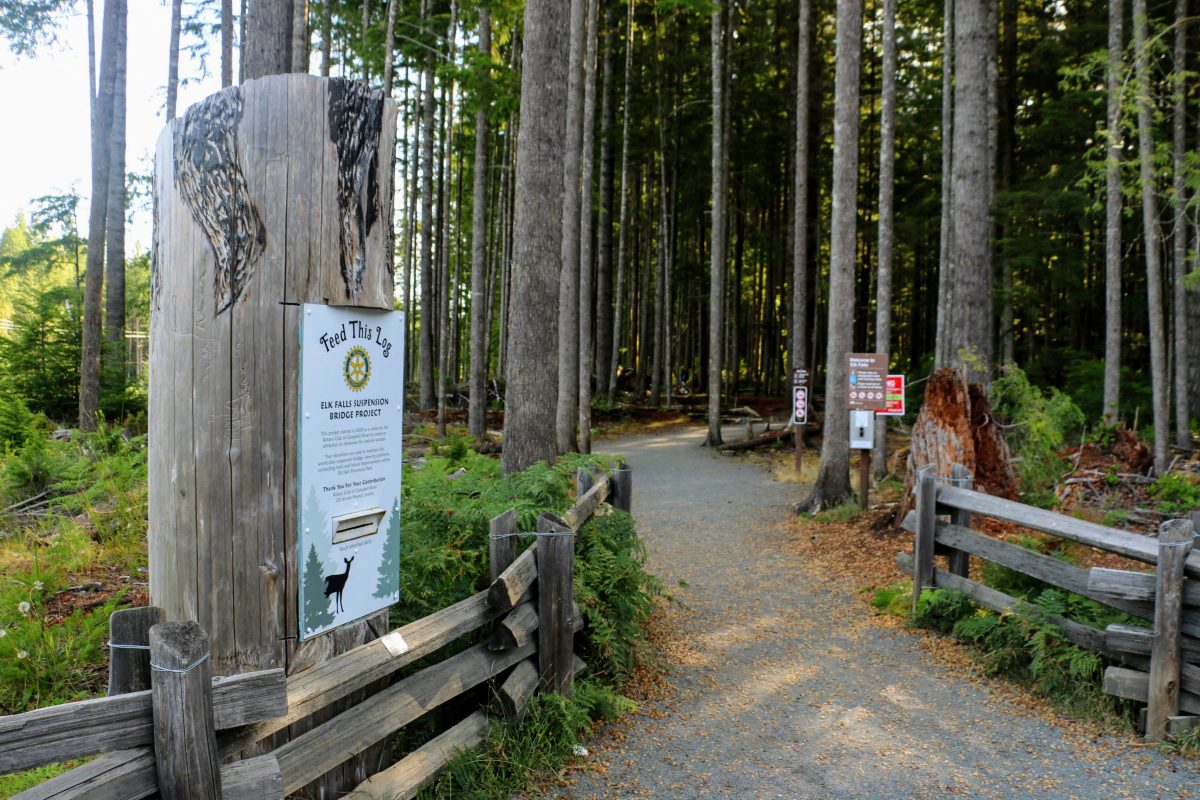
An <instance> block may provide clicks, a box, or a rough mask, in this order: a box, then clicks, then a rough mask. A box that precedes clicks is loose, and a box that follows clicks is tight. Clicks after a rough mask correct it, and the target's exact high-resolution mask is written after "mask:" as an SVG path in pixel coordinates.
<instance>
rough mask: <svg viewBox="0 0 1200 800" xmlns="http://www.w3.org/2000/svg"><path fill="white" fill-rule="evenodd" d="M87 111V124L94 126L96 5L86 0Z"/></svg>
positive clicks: (91, 0) (90, 0)
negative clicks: (88, 114) (88, 113)
mask: <svg viewBox="0 0 1200 800" xmlns="http://www.w3.org/2000/svg"><path fill="white" fill-rule="evenodd" d="M87 34H88V111H89V112H90V116H89V118H88V119H89V124H91V125H95V124H96V4H95V0H87Z"/></svg>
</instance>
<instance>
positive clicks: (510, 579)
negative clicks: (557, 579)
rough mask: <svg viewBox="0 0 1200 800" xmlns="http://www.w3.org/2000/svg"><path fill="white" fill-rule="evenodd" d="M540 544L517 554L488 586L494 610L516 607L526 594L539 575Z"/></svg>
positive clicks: (500, 610) (499, 611) (489, 598)
mask: <svg viewBox="0 0 1200 800" xmlns="http://www.w3.org/2000/svg"><path fill="white" fill-rule="evenodd" d="M538 552H539V544H538V543H536V542H535V543H534V544H532V545H530V546H529V547H528V548H526V550H525V552H524V553H521V555H519V556H517V559H516V560H515V561H513V562H512V563H511V564H509V565H508V567H507V568H506V569H505V570H504V572H502V573H500V577H498V578H496V579H495V580H494V581H492V585H491V586H490V587H488V603H489V604H490V605H491V607H492V610H493V611H495V612H497V613H501V614H502V613H504V612H507V611H511V610H512V609H513V608H516V606H517V603H519V602H520V600H521V598H522V597H524V596H525V593H526V592H527V591H529V589H530V587H532V586H533V584H534V581H536V580H537V577H538Z"/></svg>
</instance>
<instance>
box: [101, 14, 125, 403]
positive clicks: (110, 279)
mask: <svg viewBox="0 0 1200 800" xmlns="http://www.w3.org/2000/svg"><path fill="white" fill-rule="evenodd" d="M126 3H127V0H120V9H119V11H118V15H119V18H118V20H117V63H116V69H115V71H114V73H113V110H112V115H113V116H112V133H111V135H110V141H111V150H110V152H109V171H108V200H107V201H106V206H107V207H106V210H105V213H106V216H107V220H106V222H105V225H104V230H105V234H106V242H105V250H106V251H107V252H106V255H105V260H104V339H105V343H106V345H105V352H104V353H103V354H102V355H101V363H102V364H103V365H104V367H105V369H104V372H105V373H106V374H105V376H104V379H105V380H106V381H107V382H108V383H109V389H110V391H112V392H114V394H119V393H121V392H122V391H123V390H124V387H125V96H126V62H127V55H128V52H129V44H128V38H127V28H128V13H129V12H128V8H127V6H126Z"/></svg>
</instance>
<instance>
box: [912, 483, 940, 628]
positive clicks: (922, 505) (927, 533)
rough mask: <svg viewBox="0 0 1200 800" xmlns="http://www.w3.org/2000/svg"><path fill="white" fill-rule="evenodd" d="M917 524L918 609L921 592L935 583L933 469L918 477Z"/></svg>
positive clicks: (915, 581) (915, 572)
mask: <svg viewBox="0 0 1200 800" xmlns="http://www.w3.org/2000/svg"><path fill="white" fill-rule="evenodd" d="M916 496H917V508H916V515H917V524H916V535H915V536H914V538H913V565H914V567H913V573H912V575H913V586H912V608H913V611H914V612H916V610H917V602H918V601H919V600H920V599H921V592H922V591H923V590H924V589H927V588H929V587H930V586H932V585H933V551H934V542H935V541H936V535H937V532H936V526H937V502H936V497H937V483H936V482H935V478H934V475H933V472H932V470H931V471H927V472H925V473H923V474H922V475H921V476H920V477H919V478H918V479H917V488H916Z"/></svg>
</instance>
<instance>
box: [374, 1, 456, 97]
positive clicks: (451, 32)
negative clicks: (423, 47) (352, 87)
mask: <svg viewBox="0 0 1200 800" xmlns="http://www.w3.org/2000/svg"><path fill="white" fill-rule="evenodd" d="M451 7H453V0H452V2H451ZM370 29H371V0H362V29H361V30H360V32H359V46H360V47H361V48H362V79H363V80H364V81H366V82H370V80H371V69H370V66H369V65H368V62H367V32H368V31H369V30H370ZM450 35H451V36H453V35H454V31H453V30H451V31H450Z"/></svg>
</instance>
